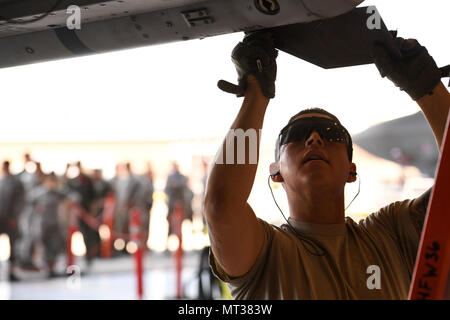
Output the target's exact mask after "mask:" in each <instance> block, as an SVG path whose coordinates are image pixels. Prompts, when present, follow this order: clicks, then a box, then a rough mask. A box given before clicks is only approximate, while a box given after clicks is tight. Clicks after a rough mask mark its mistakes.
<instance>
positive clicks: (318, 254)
mask: <svg viewBox="0 0 450 320" xmlns="http://www.w3.org/2000/svg"><path fill="white" fill-rule="evenodd" d="M358 176H359V175H358ZM267 184H268V186H269V189H270V193H271V194H272V198H273V201H274V202H275V205H276V206H277V208H278V210H280V212H281V215H282V216H283V218H284V220H286V222H287V226H288V227H289V228H290V229H291V231H292V232H293V233H294V234H295V235H296V236H297V238H298V239H299V240H300V243H301V244H302V245H303V247H304V248H305V250H306V251H308V252H309V253H310V254H311V255H313V256H318V257H322V256H324V255H325V254H326V251H325V249H324V248H323V247H322V246H321V245H320V244H318V243H317V242H315V241H313V240H311V239H308V238H305V237H302V236H301V235H299V234H298V233H297V231H296V230H295V228H294V227H293V226H292V225H291V224H290V223H289V221H288V219H286V216H285V215H284V213H283V211H282V210H281V208H280V206H279V205H278V202H277V200H275V196H274V194H273V191H272V187H271V186H270V175H269V177H268V178H267ZM360 190H361V178H359V179H358V192H357V193H356V195H355V196H354V197H353V199H352V201H350V203H349V204H348V206H347V207H346V208H345V210H347V208H348V207H350V205H351V204H352V203H353V201H354V200H355V199H356V197H357V196H358V195H359V192H360ZM305 243H307V244H309V245H311V246H312V247H313V248H314V250H315V252H312V251H310V250H309V249H308V248H307V247H306V245H305ZM317 247H319V248H320V250H321V251H322V252H321V253H320V252H318V250H317Z"/></svg>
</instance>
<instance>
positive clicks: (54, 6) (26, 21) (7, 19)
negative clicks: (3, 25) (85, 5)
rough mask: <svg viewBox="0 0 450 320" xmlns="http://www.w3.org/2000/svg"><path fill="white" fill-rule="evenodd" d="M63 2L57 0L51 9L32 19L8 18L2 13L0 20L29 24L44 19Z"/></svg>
mask: <svg viewBox="0 0 450 320" xmlns="http://www.w3.org/2000/svg"><path fill="white" fill-rule="evenodd" d="M62 2H63V0H57V1H56V3H55V4H54V5H53V7H51V9H49V10H48V11H47V12H45V13H43V14H42V15H40V16H39V17H36V18H32V19H28V20H23V21H17V20H14V19H12V18H7V17H4V16H1V15H0V20H3V21H6V22H7V23H9V24H17V25H20V24H27V23H32V22H37V21H39V20H42V19H44V18H45V17H47V16H48V15H49V14H50V13H52V12H53V11H54V10H55V9H56V8H57V7H58V6H59V5H60V4H61V3H62Z"/></svg>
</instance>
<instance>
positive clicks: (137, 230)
mask: <svg viewBox="0 0 450 320" xmlns="http://www.w3.org/2000/svg"><path fill="white" fill-rule="evenodd" d="M141 214H142V212H141V210H140V209H139V208H137V207H133V208H131V209H130V228H129V230H130V240H131V241H133V242H134V243H136V245H137V247H136V251H135V252H134V253H133V256H134V261H135V266H136V268H135V271H136V279H137V294H138V299H139V300H141V299H142V298H143V296H144V286H143V271H144V268H143V256H144V245H145V244H143V241H142V238H143V235H142V232H141Z"/></svg>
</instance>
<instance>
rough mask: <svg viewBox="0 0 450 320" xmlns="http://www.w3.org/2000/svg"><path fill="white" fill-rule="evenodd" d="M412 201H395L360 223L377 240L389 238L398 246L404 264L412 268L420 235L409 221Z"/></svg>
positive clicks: (410, 220)
mask: <svg viewBox="0 0 450 320" xmlns="http://www.w3.org/2000/svg"><path fill="white" fill-rule="evenodd" d="M412 202H413V200H404V201H397V202H394V203H391V204H389V205H388V206H386V207H384V208H382V209H380V210H379V211H377V212H375V213H372V214H370V215H369V216H368V217H367V218H365V219H363V220H362V221H361V222H360V225H361V226H363V227H364V228H365V229H366V230H367V232H369V233H370V234H373V235H376V237H377V238H378V239H383V237H390V238H391V239H392V240H394V242H395V243H396V244H397V245H398V248H399V250H400V251H401V253H402V255H403V257H404V261H405V263H407V264H408V267H409V268H410V269H411V270H412V269H413V268H414V264H415V260H416V255H417V250H418V246H419V241H420V233H419V232H418V230H417V229H416V227H415V226H414V224H413V221H412V219H411V214H410V206H411V204H412Z"/></svg>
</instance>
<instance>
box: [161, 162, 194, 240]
mask: <svg viewBox="0 0 450 320" xmlns="http://www.w3.org/2000/svg"><path fill="white" fill-rule="evenodd" d="M164 192H165V193H166V195H167V202H168V203H167V204H168V213H167V220H168V222H169V231H168V234H169V235H171V234H173V233H175V232H176V230H174V226H173V221H172V220H173V212H174V209H175V205H176V204H177V203H180V204H181V205H182V206H183V213H184V218H183V219H186V218H188V219H192V207H191V201H192V191H191V190H190V189H189V186H188V177H186V176H185V175H183V174H182V173H181V172H180V168H179V166H178V163H177V162H172V171H171V172H170V173H169V175H168V177H167V182H166V187H165V188H164Z"/></svg>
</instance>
